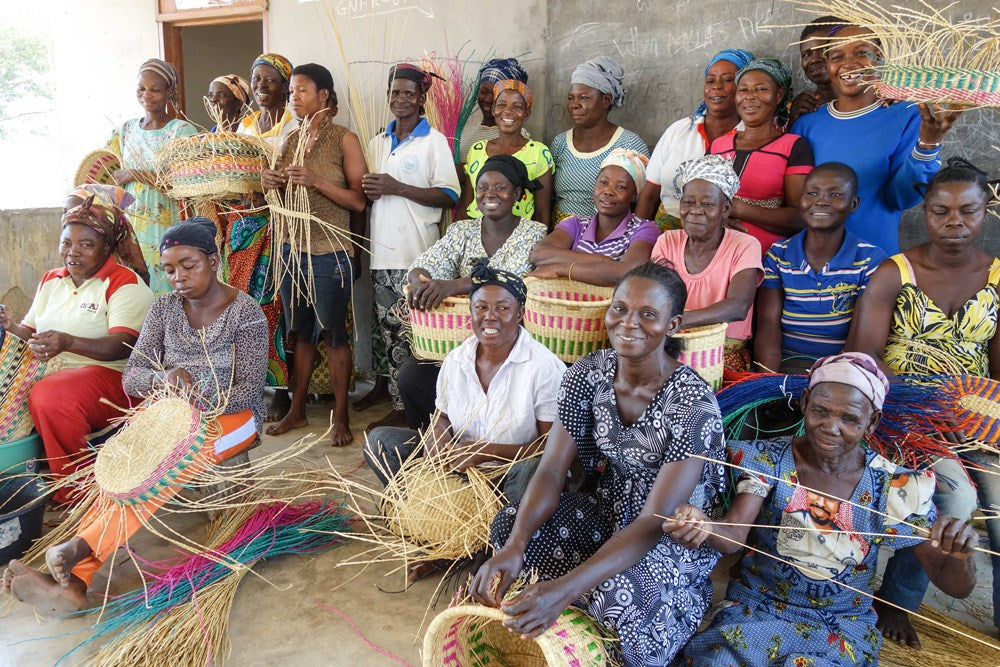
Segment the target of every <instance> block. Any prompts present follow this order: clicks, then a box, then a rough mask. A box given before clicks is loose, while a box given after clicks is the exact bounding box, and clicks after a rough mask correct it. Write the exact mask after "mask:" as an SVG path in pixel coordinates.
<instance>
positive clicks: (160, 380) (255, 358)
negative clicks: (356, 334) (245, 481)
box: [3, 218, 267, 613]
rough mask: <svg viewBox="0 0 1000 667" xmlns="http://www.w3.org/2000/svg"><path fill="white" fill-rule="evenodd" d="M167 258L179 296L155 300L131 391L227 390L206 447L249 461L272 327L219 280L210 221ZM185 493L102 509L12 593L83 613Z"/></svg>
mask: <svg viewBox="0 0 1000 667" xmlns="http://www.w3.org/2000/svg"><path fill="white" fill-rule="evenodd" d="M160 252H161V256H162V262H163V269H164V273H165V275H166V276H167V279H168V280H170V283H171V284H172V285H173V286H174V290H175V291H174V292H172V293H170V294H164V295H163V296H161V297H159V298H158V299H157V300H156V301H155V302H154V304H153V307H152V309H151V310H150V317H149V319H148V321H147V323H146V326H144V327H143V330H142V334H141V335H140V336H139V340H138V342H137V343H136V345H135V350H134V351H133V352H132V355H131V356H130V357H129V360H128V365H127V366H126V368H125V376H124V386H125V389H126V391H127V392H128V393H129V394H130V395H134V396H145V395H150V394H152V393H155V391H156V389H157V388H158V387H159V386H160V385H162V384H164V383H168V384H172V385H175V386H183V387H187V388H189V389H191V388H196V391H195V392H194V393H195V394H199V393H200V394H201V395H203V396H204V398H205V401H206V403H209V404H212V403H217V402H218V401H219V400H220V398H221V397H220V395H219V393H220V392H222V393H224V395H225V401H226V405H225V412H224V413H223V414H221V415H220V416H219V417H218V427H219V430H220V431H221V435H219V437H218V438H217V439H215V440H214V442H211V443H207V444H206V447H209V446H210V447H212V448H213V451H214V452H215V455H216V456H217V457H218V458H219V459H222V460H226V459H229V460H231V461H238V460H240V458H239V457H237V456H236V455H238V454H239V455H241V456H242V460H246V454H245V453H244V452H245V450H246V448H247V447H248V446H250V445H251V444H252V443H253V442H255V441H256V440H257V438H258V435H259V433H260V429H261V425H262V424H263V419H264V405H263V398H262V395H263V391H264V377H265V369H266V365H267V338H266V334H267V321H266V320H265V319H264V314H263V312H261V309H260V306H259V305H257V303H256V302H255V301H254V300H253V299H252V298H250V297H249V296H247V295H246V294H245V293H244V292H241V291H239V290H237V289H235V288H233V287H231V286H229V285H225V284H223V283H221V282H219V280H218V278H217V277H216V276H217V272H218V269H219V265H220V262H221V259H220V257H219V250H218V248H217V247H216V244H215V225H213V224H212V222H211V221H209V220H207V219H205V218H193V219H191V220H186V221H184V222H181V223H179V224H177V225H174V226H173V227H170V228H169V229H168V230H167V232H166V234H165V235H164V237H163V241H162V243H161V245H160ZM196 465H197V464H193V465H192V466H191V467H189V468H188V471H189V472H188V473H187V474H189V475H190V474H193V470H192V468H194V467H195V466H196ZM181 481H183V480H181ZM181 486H182V483H181V482H178V483H177V484H175V485H172V486H167V487H165V488H162V489H161V490H159V491H158V492H157V494H156V497H155V498H153V499H151V500H147V501H145V502H143V503H141V504H138V505H130V506H128V507H127V508H126V511H125V512H124V513H118V512H114V511H109V510H106V511H99V510H97V509H96V508H97V507H100V506H99V505H98V506H95V508H92V510H91V511H90V512H89V513H88V514H87V515H86V516H85V517H84V519H83V521H82V522H81V525H80V527H79V529H78V530H77V533H76V537H74V538H73V539H71V540H69V541H68V542H65V543H63V544H60V545H57V546H55V547H52V548H51V549H49V550H48V551H47V552H46V554H45V562H46V565H47V566H48V570H49V574H48V575H46V574H43V573H41V572H38V571H36V570H34V569H31V568H28V567H26V566H25V565H24V564H22V563H20V562H19V561H16V560H15V561H11V563H10V565H9V566H8V568H7V570H6V571H5V572H4V578H3V590H4V592H6V593H10V594H13V595H14V596H15V597H16V598H17V599H19V600H21V601H22V602H26V603H28V604H32V605H34V606H35V607H37V608H39V610H40V611H43V612H47V613H67V612H70V611H75V610H79V609H83V608H85V607H86V606H87V587H88V586H89V585H90V582H91V580H92V579H93V577H94V574H95V573H96V572H97V570H98V569H100V567H101V565H102V564H103V563H104V561H105V560H106V559H107V558H109V557H110V556H111V555H112V554H114V553H115V551H116V550H117V549H118V547H119V546H121V545H122V544H124V543H125V541H126V540H127V539H128V538H129V537H131V536H132V535H133V534H134V533H135V532H136V531H137V530H138V529H139V528H140V527H141V526H142V525H143V524H144V522H145V521H146V520H147V519H148V517H149V516H150V515H152V514H153V512H155V511H156V510H157V509H158V508H159V507H160V506H162V505H163V504H164V503H166V502H167V501H169V500H170V499H171V498H172V497H173V496H174V495H176V493H177V492H178V491H179V490H180V488H181Z"/></svg>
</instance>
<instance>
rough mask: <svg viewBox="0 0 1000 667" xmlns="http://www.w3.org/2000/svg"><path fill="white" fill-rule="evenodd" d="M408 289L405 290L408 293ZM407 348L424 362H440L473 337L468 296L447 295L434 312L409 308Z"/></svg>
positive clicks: (407, 287)
mask: <svg viewBox="0 0 1000 667" xmlns="http://www.w3.org/2000/svg"><path fill="white" fill-rule="evenodd" d="M409 290H410V287H409V285H407V286H406V287H405V288H404V292H405V293H409ZM409 311H410V314H409V318H410V327H409V333H410V349H411V350H412V351H413V356H415V357H416V358H418V359H423V360H425V361H441V360H442V359H444V357H445V355H446V354H448V353H449V352H451V351H452V350H454V349H455V348H456V347H458V346H459V345H461V344H462V342H463V341H464V340H465V339H466V338H468V337H469V336H471V335H472V315H471V313H470V312H469V297H467V296H450V297H448V298H446V299H445V300H444V301H442V302H441V305H440V306H438V307H437V308H434V309H433V310H417V309H416V308H410V309H409Z"/></svg>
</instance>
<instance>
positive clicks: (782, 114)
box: [736, 58, 792, 127]
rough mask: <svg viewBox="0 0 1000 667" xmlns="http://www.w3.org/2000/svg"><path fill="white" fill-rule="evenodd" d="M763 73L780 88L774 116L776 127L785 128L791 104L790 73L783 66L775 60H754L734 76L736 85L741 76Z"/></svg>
mask: <svg viewBox="0 0 1000 667" xmlns="http://www.w3.org/2000/svg"><path fill="white" fill-rule="evenodd" d="M755 70H756V71H758V72H763V73H764V74H766V75H768V76H769V77H771V79H773V80H774V82H775V83H776V84H778V87H779V88H781V91H782V96H781V101H780V102H778V109H777V111H776V112H775V116H776V117H777V119H778V126H779V127H785V125H787V124H788V113H789V111H790V110H791V103H792V73H791V72H790V71H789V70H788V68H787V67H785V64H784V63H783V62H781V61H780V60H778V59H777V58H754V59H753V60H751V61H750V62H748V63H747V64H746V65H744V66H743V69H741V70H740V71H739V73H738V74H737V75H736V83H739V82H740V79H742V78H743V75H744V74H746V73H747V72H753V71H755Z"/></svg>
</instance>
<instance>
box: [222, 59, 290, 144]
mask: <svg viewBox="0 0 1000 667" xmlns="http://www.w3.org/2000/svg"><path fill="white" fill-rule="evenodd" d="M291 75H292V63H291V62H289V60H288V58H286V57H284V56H282V55H278V54H277V53H262V54H260V55H259V56H257V59H256V60H254V61H253V65H251V66H250V88H251V89H252V90H253V97H254V99H255V100H257V106H259V107H260V110H259V111H254V112H253V113H251V114H248V115H247V116H245V117H244V118H243V120H242V121H240V126H239V127H238V128H237V129H236V131H237V132H239V133H240V134H256V135H257V136H258V137H260V138H261V139H264V140H265V141H267V144H268V145H269V146H270V147H271V149H272V150H275V151H277V150H280V149H281V143H282V141H284V139H285V137H287V136H288V134H289V133H290V132H291V131H292V130H294V129H295V128H297V127H298V126H299V121H298V120H297V119H296V118H295V116H293V115H292V112H291V111H289V109H288V79H289V77H291Z"/></svg>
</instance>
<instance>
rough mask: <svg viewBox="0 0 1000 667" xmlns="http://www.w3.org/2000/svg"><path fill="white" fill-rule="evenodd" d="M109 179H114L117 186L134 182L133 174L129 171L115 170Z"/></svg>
mask: <svg viewBox="0 0 1000 667" xmlns="http://www.w3.org/2000/svg"><path fill="white" fill-rule="evenodd" d="M111 177H112V178H114V179H115V182H116V183H117V184H118V185H121V186H124V185H127V184H129V183H131V182H132V181H134V180H135V174H133V173H132V170H131V169H115V170H114V172H113V173H112V174H111Z"/></svg>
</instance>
